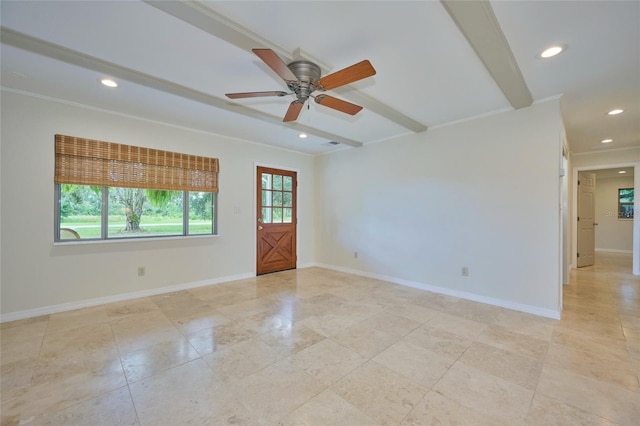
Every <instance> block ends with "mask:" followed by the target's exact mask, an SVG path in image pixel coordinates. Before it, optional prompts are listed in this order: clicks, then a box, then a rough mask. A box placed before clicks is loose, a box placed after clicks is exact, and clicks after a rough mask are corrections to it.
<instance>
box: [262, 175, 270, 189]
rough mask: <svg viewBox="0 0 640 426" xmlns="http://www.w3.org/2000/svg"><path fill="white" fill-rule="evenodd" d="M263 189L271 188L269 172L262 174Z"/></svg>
mask: <svg viewBox="0 0 640 426" xmlns="http://www.w3.org/2000/svg"><path fill="white" fill-rule="evenodd" d="M262 189H271V175H270V174H269V173H263V174H262Z"/></svg>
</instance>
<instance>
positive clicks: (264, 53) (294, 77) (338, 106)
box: [226, 49, 376, 122]
mask: <svg viewBox="0 0 640 426" xmlns="http://www.w3.org/2000/svg"><path fill="white" fill-rule="evenodd" d="M252 50H253V53H255V54H256V55H257V56H258V57H259V58H260V59H262V61H263V62H264V63H265V64H267V65H268V66H269V68H271V69H272V70H273V71H274V72H275V73H276V74H278V75H279V76H280V78H282V79H283V80H284V81H285V83H286V84H287V87H288V88H289V90H291V93H287V92H282V91H270V92H242V93H227V94H226V96H227V97H228V98H230V99H240V98H255V97H263V96H280V97H282V96H286V95H295V96H296V99H295V100H294V101H293V102H291V104H290V105H289V109H288V110H287V112H286V114H285V116H284V119H283V120H282V121H284V122H289V121H295V120H297V119H298V117H299V115H300V112H301V111H302V107H303V106H304V104H305V103H306V102H307V100H309V98H313V99H314V100H315V101H316V103H318V104H320V105H323V106H326V107H328V108H331V109H335V110H337V111H340V112H343V113H346V114H349V115H355V114H357V113H358V112H360V111H361V110H362V107H361V106H359V105H355V104H352V103H351V102H347V101H344V100H342V99H338V98H335V97H333V96H330V95H326V94H318V95H315V96H314V95H313V92H315V91H326V90H331V89H335V88H337V87H341V86H344V85H347V84H349V83H353V82H355V81H358V80H362V79H363V78H367V77H371V76H373V75H375V73H376V70H375V69H374V68H373V66H372V65H371V62H369V61H368V60H364V61H361V62H358V63H357V64H354V65H351V66H350V67H347V68H344V69H342V70H340V71H336V72H334V73H332V74H329V75H326V76H324V77H321V73H322V71H321V69H320V67H319V66H318V65H316V64H315V63H313V62H311V61H308V60H298V61H293V62H291V63H290V64H288V65H287V64H286V63H285V62H284V61H283V60H282V59H281V58H280V57H279V56H278V55H277V54H276V53H275V52H274V51H273V50H271V49H252Z"/></svg>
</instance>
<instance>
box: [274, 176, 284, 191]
mask: <svg viewBox="0 0 640 426" xmlns="http://www.w3.org/2000/svg"><path fill="white" fill-rule="evenodd" d="M273 189H277V190H282V176H280V175H273Z"/></svg>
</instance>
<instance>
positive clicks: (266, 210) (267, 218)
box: [262, 207, 271, 223]
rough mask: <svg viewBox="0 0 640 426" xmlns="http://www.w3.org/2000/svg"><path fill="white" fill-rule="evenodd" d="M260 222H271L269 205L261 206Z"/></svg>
mask: <svg viewBox="0 0 640 426" xmlns="http://www.w3.org/2000/svg"><path fill="white" fill-rule="evenodd" d="M262 223H271V209H270V208H269V207H263V208H262Z"/></svg>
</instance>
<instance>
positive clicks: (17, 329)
mask: <svg viewBox="0 0 640 426" xmlns="http://www.w3.org/2000/svg"><path fill="white" fill-rule="evenodd" d="M23 321H24V320H23ZM20 322H21V324H20V325H14V326H12V327H7V328H3V329H2V330H0V342H1V343H2V346H1V348H0V349H1V350H2V352H3V353H4V352H6V351H8V350H10V349H11V347H12V346H14V345H17V344H20V343H27V342H33V341H38V342H40V343H42V338H43V337H44V334H45V331H46V330H47V324H48V322H47V321H35V322H28V321H26V322H23V323H22V321H20Z"/></svg>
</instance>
